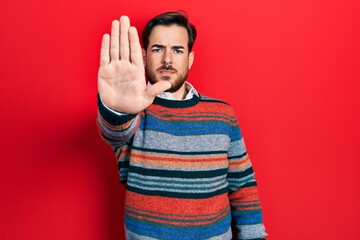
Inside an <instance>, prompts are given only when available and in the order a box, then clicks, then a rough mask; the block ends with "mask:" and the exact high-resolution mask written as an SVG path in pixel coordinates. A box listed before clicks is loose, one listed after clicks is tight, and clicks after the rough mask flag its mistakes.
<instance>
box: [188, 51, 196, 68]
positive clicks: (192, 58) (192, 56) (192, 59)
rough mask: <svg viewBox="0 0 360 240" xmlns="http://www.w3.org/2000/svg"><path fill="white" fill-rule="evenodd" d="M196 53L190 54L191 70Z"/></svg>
mask: <svg viewBox="0 0 360 240" xmlns="http://www.w3.org/2000/svg"><path fill="white" fill-rule="evenodd" d="M194 55H195V53H194V51H191V53H189V69H190V68H191V66H192V64H193V62H194Z"/></svg>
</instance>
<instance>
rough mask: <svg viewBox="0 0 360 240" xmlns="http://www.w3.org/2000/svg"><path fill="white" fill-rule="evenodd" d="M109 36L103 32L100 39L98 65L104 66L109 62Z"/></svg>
mask: <svg viewBox="0 0 360 240" xmlns="http://www.w3.org/2000/svg"><path fill="white" fill-rule="evenodd" d="M109 45H110V36H109V34H104V36H103V37H102V41H101V50H100V66H104V65H106V64H108V63H109V62H110V52H109V47H110V46H109Z"/></svg>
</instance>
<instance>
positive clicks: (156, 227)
mask: <svg viewBox="0 0 360 240" xmlns="http://www.w3.org/2000/svg"><path fill="white" fill-rule="evenodd" d="M230 222H231V217H230V214H228V215H227V216H226V217H225V218H223V219H221V220H220V221H218V222H216V223H214V224H211V225H206V226H204V225H201V226H170V225H165V224H161V223H152V222H148V221H144V220H139V219H136V218H133V217H130V216H125V225H126V228H127V229H129V230H130V231H132V232H134V233H136V234H139V235H141V236H148V237H153V238H158V239H164V240H165V239H166V240H173V239H174V240H178V239H182V240H191V239H199V240H200V239H207V238H210V237H214V236H218V235H221V234H223V233H225V232H226V231H227V230H228V229H229V227H230Z"/></svg>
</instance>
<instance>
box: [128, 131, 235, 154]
mask: <svg viewBox="0 0 360 240" xmlns="http://www.w3.org/2000/svg"><path fill="white" fill-rule="evenodd" d="M145 137H146V139H145ZM154 143H156V145H154ZM133 146H136V147H143V148H148V149H156V150H167V151H178V152H206V151H227V150H228V148H229V146H230V138H229V136H226V135H221V134H214V135H198V136H174V135H170V134H167V133H162V132H154V131H150V130H148V131H146V133H144V132H142V133H140V130H139V132H138V134H136V135H135V138H134V141H133Z"/></svg>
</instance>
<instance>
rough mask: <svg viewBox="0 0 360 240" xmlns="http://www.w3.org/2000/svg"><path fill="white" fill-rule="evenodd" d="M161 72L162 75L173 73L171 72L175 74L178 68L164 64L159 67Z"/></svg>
mask: <svg viewBox="0 0 360 240" xmlns="http://www.w3.org/2000/svg"><path fill="white" fill-rule="evenodd" d="M158 71H159V73H160V74H162V75H171V74H175V73H176V72H177V71H176V69H174V68H173V67H172V66H170V65H168V66H162V67H160V68H159V69H158Z"/></svg>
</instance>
